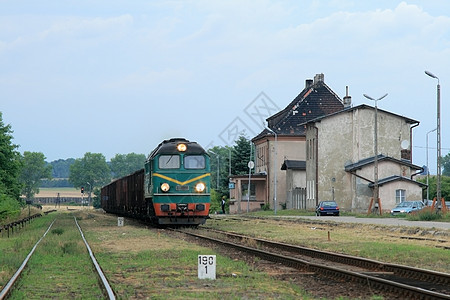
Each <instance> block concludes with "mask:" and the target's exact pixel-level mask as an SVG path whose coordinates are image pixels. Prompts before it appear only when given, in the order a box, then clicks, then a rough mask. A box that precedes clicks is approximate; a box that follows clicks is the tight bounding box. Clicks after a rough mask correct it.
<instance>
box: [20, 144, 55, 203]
mask: <svg viewBox="0 0 450 300" xmlns="http://www.w3.org/2000/svg"><path fill="white" fill-rule="evenodd" d="M51 174H52V166H51V165H46V163H45V156H44V154H43V153H41V152H29V151H25V152H24V153H23V157H22V172H21V175H20V182H21V183H22V184H23V187H22V194H23V195H25V197H26V198H27V199H28V200H29V199H32V198H34V195H35V194H39V185H40V183H41V179H44V178H46V179H50V178H51Z"/></svg>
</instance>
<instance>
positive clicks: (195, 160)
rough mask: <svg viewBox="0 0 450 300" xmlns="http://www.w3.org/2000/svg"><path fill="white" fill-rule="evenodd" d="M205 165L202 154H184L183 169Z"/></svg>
mask: <svg viewBox="0 0 450 300" xmlns="http://www.w3.org/2000/svg"><path fill="white" fill-rule="evenodd" d="M205 166H206V163H205V157H204V156H203V155H186V156H185V157H184V168H185V169H204V168H205Z"/></svg>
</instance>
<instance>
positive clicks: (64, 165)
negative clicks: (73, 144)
mask: <svg viewBox="0 0 450 300" xmlns="http://www.w3.org/2000/svg"><path fill="white" fill-rule="evenodd" d="M74 162H75V159H74V158H68V159H58V160H55V161H52V162H51V163H50V165H52V167H53V171H52V177H54V178H69V173H70V165H72V164H73V163H74Z"/></svg>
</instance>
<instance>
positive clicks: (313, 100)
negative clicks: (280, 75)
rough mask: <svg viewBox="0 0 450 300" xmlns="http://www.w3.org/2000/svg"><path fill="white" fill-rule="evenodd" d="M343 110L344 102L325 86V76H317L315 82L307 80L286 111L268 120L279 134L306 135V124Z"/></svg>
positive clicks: (270, 125) (271, 127)
mask: <svg viewBox="0 0 450 300" xmlns="http://www.w3.org/2000/svg"><path fill="white" fill-rule="evenodd" d="M343 109H344V104H343V101H342V100H341V99H340V98H339V96H338V95H337V94H336V93H334V92H333V91H332V90H331V89H330V88H329V87H328V86H327V85H326V84H325V82H324V75H323V74H317V75H316V76H315V77H314V81H313V80H311V79H307V80H306V84H305V88H304V89H303V91H302V92H301V93H300V94H299V95H298V96H297V97H295V99H294V100H293V101H292V102H291V103H289V105H288V106H286V108H285V109H283V110H282V111H280V112H278V113H276V114H275V115H273V116H271V117H269V118H268V119H267V122H268V127H269V128H270V129H272V130H274V131H275V132H276V133H277V134H283V135H305V134H306V122H308V121H309V120H312V119H315V118H318V117H321V116H325V115H328V114H331V113H334V112H337V111H341V110H343ZM265 134H267V132H266V133H265Z"/></svg>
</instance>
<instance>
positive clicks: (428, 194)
mask: <svg viewBox="0 0 450 300" xmlns="http://www.w3.org/2000/svg"><path fill="white" fill-rule="evenodd" d="M436 129H437V128H435V129H433V130H430V131H428V132H427V201H428V200H429V199H430V188H429V187H428V179H429V178H430V170H429V169H428V134H429V133H432V132H433V131H436ZM427 204H428V202H427Z"/></svg>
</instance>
